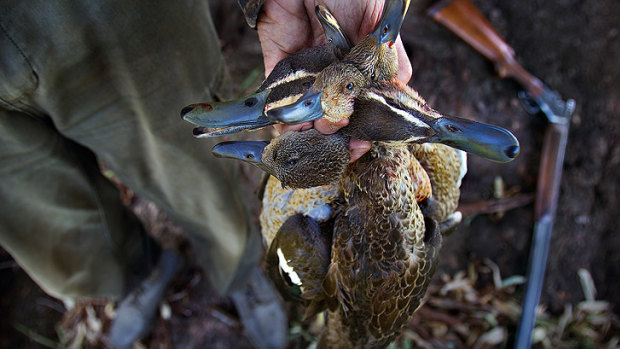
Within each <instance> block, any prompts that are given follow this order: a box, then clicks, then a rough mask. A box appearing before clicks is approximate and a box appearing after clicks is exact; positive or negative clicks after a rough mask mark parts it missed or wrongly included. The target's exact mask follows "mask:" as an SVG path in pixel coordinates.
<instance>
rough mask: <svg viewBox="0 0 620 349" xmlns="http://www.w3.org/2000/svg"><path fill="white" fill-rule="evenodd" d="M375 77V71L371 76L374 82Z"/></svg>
mask: <svg viewBox="0 0 620 349" xmlns="http://www.w3.org/2000/svg"><path fill="white" fill-rule="evenodd" d="M375 77H376V75H375V72H374V71H373V72H372V75H370V78H371V79H372V80H374V79H375Z"/></svg>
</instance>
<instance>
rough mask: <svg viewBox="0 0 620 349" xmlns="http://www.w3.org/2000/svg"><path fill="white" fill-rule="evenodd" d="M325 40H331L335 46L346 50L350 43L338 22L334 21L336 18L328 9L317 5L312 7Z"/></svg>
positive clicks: (348, 48) (349, 47)
mask: <svg viewBox="0 0 620 349" xmlns="http://www.w3.org/2000/svg"><path fill="white" fill-rule="evenodd" d="M314 12H315V13H316V16H317V18H318V19H319V22H320V23H321V26H322V27H323V31H324V32H325V37H326V38H327V41H329V42H331V43H332V44H333V45H334V46H335V47H337V48H338V49H340V50H342V51H343V52H348V51H349V50H350V49H351V47H352V45H351V42H350V41H349V39H348V38H347V36H346V35H345V34H344V32H343V31H342V28H341V27H340V24H338V21H336V18H335V17H334V16H333V15H332V14H331V12H329V10H328V9H327V8H326V7H325V6H323V5H317V6H316V7H315V9H314Z"/></svg>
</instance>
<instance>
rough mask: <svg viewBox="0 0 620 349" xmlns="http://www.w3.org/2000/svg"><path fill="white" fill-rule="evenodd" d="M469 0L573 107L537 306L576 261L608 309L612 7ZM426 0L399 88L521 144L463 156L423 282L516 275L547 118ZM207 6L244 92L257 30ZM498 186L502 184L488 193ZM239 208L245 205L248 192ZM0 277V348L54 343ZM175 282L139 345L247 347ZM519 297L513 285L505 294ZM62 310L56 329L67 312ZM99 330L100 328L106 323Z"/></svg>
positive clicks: (615, 179)
mask: <svg viewBox="0 0 620 349" xmlns="http://www.w3.org/2000/svg"><path fill="white" fill-rule="evenodd" d="M473 2H474V3H475V4H476V5H477V6H478V7H479V8H480V10H481V11H482V12H483V13H484V14H485V15H486V16H487V18H489V20H490V22H491V23H492V24H493V25H494V26H495V27H496V28H497V30H498V32H499V33H500V34H501V35H502V36H503V37H504V38H505V39H506V41H507V42H508V43H509V44H510V45H511V46H512V47H513V48H514V49H515V52H516V53H517V56H518V60H519V61H520V62H521V63H522V64H523V66H524V67H525V68H526V69H527V70H529V71H530V72H531V73H533V74H534V75H536V76H538V77H539V78H541V79H542V80H543V81H545V83H546V84H548V85H549V86H551V87H552V88H553V89H555V90H557V91H558V92H559V93H560V94H561V95H562V96H563V97H564V98H573V99H575V101H576V105H577V106H576V111H575V113H574V115H573V117H572V121H571V130H570V136H569V140H568V147H567V150H566V159H565V164H564V176H563V180H562V185H561V193H560V201H559V207H558V212H557V218H556V222H555V226H554V229H553V238H552V242H551V250H550V254H549V262H548V266H547V277H546V280H545V284H544V290H543V294H542V303H543V304H545V305H546V306H547V307H548V309H549V311H550V313H551V314H559V313H561V312H562V311H563V310H564V309H565V305H567V304H578V302H580V301H582V300H583V298H584V295H583V291H582V285H581V284H580V279H579V277H578V273H577V271H578V270H579V269H581V268H583V269H586V270H588V271H590V273H591V275H592V277H593V280H594V284H595V286H596V289H597V291H598V293H597V299H601V300H606V301H608V302H609V303H610V304H611V306H612V308H613V310H614V313H616V314H618V313H619V312H620V292H618V290H619V289H620V235H618V234H616V233H615V229H616V228H615V227H617V226H618V223H617V221H616V219H618V217H620V202H618V200H619V199H618V198H619V197H620V180H619V177H620V176H619V174H620V119H619V118H618V115H619V114H620V76H619V72H620V69H619V68H618V62H620V33H619V27H618V19H619V18H620V2H618V1H616V0H596V1H595V0H585V1H578V0H556V1H521V2H520V1H500V0H490V1H480V0H474V1H473ZM431 3H432V1H428V0H423V1H414V2H413V3H412V7H411V8H410V10H409V13H408V14H407V18H406V20H405V23H404V25H403V28H402V31H401V36H402V39H403V42H404V44H405V48H406V49H407V51H408V54H409V57H410V58H411V62H412V65H413V69H414V73H413V78H412V80H411V82H410V85H411V86H413V87H414V88H415V89H417V90H418V91H419V92H420V94H421V95H422V96H424V97H425V98H426V99H427V101H428V102H429V104H431V105H432V106H434V107H435V108H436V109H437V110H439V111H441V112H443V113H445V114H452V115H459V116H463V117H468V118H472V119H476V120H478V121H483V122H487V123H492V124H496V125H500V126H503V127H505V128H507V129H509V130H511V131H512V132H513V133H514V134H515V135H516V137H517V138H518V139H519V141H520V143H521V154H520V155H519V157H518V158H517V159H516V160H514V161H512V162H510V163H508V164H495V163H491V162H488V161H485V160H483V159H481V158H477V157H475V156H470V158H469V164H468V165H469V172H468V174H467V176H466V177H465V179H464V181H463V186H462V196H461V204H462V206H463V207H464V208H467V209H468V210H469V211H468V212H471V214H470V215H469V216H468V217H467V218H466V219H465V222H464V224H462V225H461V226H460V227H459V228H458V230H457V231H456V232H454V233H453V234H452V235H451V236H450V237H449V238H447V239H445V244H444V247H443V249H442V252H441V257H440V258H441V262H440V267H439V270H438V272H437V276H436V279H439V278H441V277H440V275H454V274H455V273H456V272H458V271H460V270H466V269H468V267H469V266H470V265H472V263H480V261H487V260H490V261H492V262H494V263H495V264H497V266H498V267H499V270H500V271H501V275H502V276H503V277H504V276H505V277H508V276H513V275H524V274H525V271H526V266H527V258H528V251H529V247H530V240H531V236H532V229H533V226H534V221H533V201H532V198H533V194H534V193H535V190H536V178H537V173H538V167H539V166H538V164H539V161H540V149H541V145H542V137H543V134H544V129H545V125H546V124H545V122H544V120H543V118H542V117H541V116H540V115H538V116H532V115H529V114H527V113H526V112H525V111H524V109H523V108H522V107H521V105H520V102H519V100H518V99H517V97H516V93H517V91H518V89H519V87H518V85H517V84H516V83H515V82H513V81H510V80H500V79H498V78H497V77H496V74H495V72H494V69H493V66H492V64H490V63H489V62H488V61H486V60H485V59H484V58H483V57H482V56H480V55H479V54H478V53H477V52H475V51H474V50H473V49H471V48H470V47H469V46H467V45H466V44H464V43H463V42H462V41H460V39H458V38H457V37H455V36H454V35H453V34H451V33H450V32H448V31H447V30H446V29H444V28H443V27H441V26H440V25H438V24H437V23H435V22H434V21H433V20H432V19H430V18H429V17H427V16H426V15H425V13H424V12H425V9H427V8H428V7H429V6H430V5H431ZM211 4H212V7H213V13H214V18H215V19H216V26H217V28H218V31H219V33H220V36H221V39H222V48H223V50H224V52H225V54H226V55H227V56H228V57H229V59H228V61H229V62H230V63H231V65H230V69H231V74H232V76H233V79H234V81H235V82H236V84H237V86H241V88H240V90H245V91H248V90H249V89H251V88H252V86H255V85H256V83H257V81H258V80H260V78H259V79H258V80H256V79H246V78H247V77H248V76H259V77H260V76H262V57H261V54H260V46H259V44H258V38H257V36H256V33H255V32H254V31H253V30H251V29H249V28H247V26H245V23H244V21H243V18H242V16H241V13H240V11H239V10H238V8H237V7H236V4H235V2H232V1H219V0H217V1H216V0H212V1H211ZM253 74H254V75H253ZM238 92H239V93H241V92H242V91H238ZM250 137H252V138H261V137H263V138H264V137H268V134H267V133H266V132H262V133H254V134H251V135H250ZM244 173H245V174H246V175H247V178H246V179H247V182H248V185H249V187H253V186H255V185H256V183H257V181H258V179H257V178H258V176H259V173H258V172H257V171H255V170H253V169H250V168H247V167H244ZM501 183H503V188H504V189H503V190H498V189H497V187H498V184H501ZM497 197H505V198H508V199H507V200H508V202H509V203H513V204H514V206H517V207H516V208H513V209H510V210H506V211H505V212H500V213H494V214H486V213H483V212H480V210H479V204H481V203H485V202H488V201H489V200H493V199H495V198H497ZM248 202H250V203H251V204H252V205H253V207H254V209H255V211H256V212H257V210H258V209H259V207H258V203H257V199H256V198H255V197H254V196H253V195H252V194H251V190H249V191H248ZM0 276H1V278H0V280H1V281H0V313H2V314H3V315H4V316H3V318H2V319H0V333H1V335H0V347H6V348H10V347H24V348H26V347H39V346H41V345H43V346H45V344H42V341H43V342H45V341H44V340H43V339H41V338H39V337H37V336H41V337H44V339H45V338H48V339H49V338H51V339H52V340H53V341H58V339H57V338H58V335H57V333H56V330H55V328H56V324H59V321H60V320H61V319H62V318H63V314H64V313H65V310H64V306H63V304H62V303H61V302H59V301H57V300H54V299H51V298H49V297H46V296H45V295H44V294H42V292H41V291H40V290H39V289H38V288H37V287H36V285H34V284H33V283H32V282H31V281H29V279H28V277H27V276H26V275H25V274H24V273H23V272H22V271H20V270H19V268H18V267H17V266H16V265H15V264H14V262H12V261H11V259H10V256H8V255H7V254H6V253H2V254H0ZM175 284H178V285H179V286H175V289H173V290H171V291H170V296H169V297H168V299H169V306H170V308H171V310H172V314H173V316H172V318H173V320H174V321H172V322H171V323H172V324H168V325H165V324H163V322H162V321H159V322H158V324H157V325H156V326H157V327H156V329H155V331H154V335H153V336H152V338H151V339H149V342H147V343H149V344H148V346H149V347H162V348H165V347H169V346H172V343H174V344H175V347H183V348H189V347H192V348H201V347H212V348H227V347H241V348H243V347H251V344H250V343H249V342H248V341H247V339H245V338H244V337H243V336H242V335H241V333H242V328H241V326H240V324H239V321H238V317H237V315H236V312H235V310H234V307H233V306H232V304H231V303H230V300H228V299H227V298H225V297H218V296H216V295H215V294H214V293H213V291H211V290H210V288H209V286H208V285H207V284H206V282H205V281H204V278H202V276H201V274H200V271H199V270H190V271H187V273H186V274H185V275H182V276H181V277H179V280H177V282H176V283H175ZM521 291H522V288H518V287H517V288H516V291H515V292H516V295H517V297H520V296H519V295H520V292H521ZM175 297H176V298H175ZM170 299H172V301H171V300H170ZM431 303H432V302H431ZM437 304H438V303H437ZM80 306H81V305H78V308H79V307H80ZM88 307H91V308H92V309H93V310H96V312H97V313H100V312H105V309H104V308H105V302H101V303H96V302H95V303H91V304H89V305H85V306H84V309H83V312H80V311H74V314H82V315H83V314H85V313H87V312H88V311H87V310H85V308H88ZM428 312H429V311H428V310H426V313H425V314H428ZM64 316H65V318H64V320H63V321H64V324H65V327H67V323H71V321H73V320H75V319H73V320H72V319H68V318H67V315H66V314H64ZM75 316H79V315H75ZM420 316H422V315H420ZM60 325H62V323H60ZM102 326H103V329H104V330H105V326H107V324H106V322H105V321H104V322H103V323H102ZM61 327H62V326H61ZM69 327H70V326H69ZM616 329H617V327H616ZM510 330H514V328H509V331H510ZM188 338H194V340H193V341H189V339H188ZM48 344H49V343H48Z"/></svg>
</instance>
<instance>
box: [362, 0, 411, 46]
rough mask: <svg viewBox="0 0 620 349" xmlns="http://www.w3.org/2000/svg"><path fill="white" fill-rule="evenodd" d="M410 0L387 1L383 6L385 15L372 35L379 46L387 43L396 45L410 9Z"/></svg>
mask: <svg viewBox="0 0 620 349" xmlns="http://www.w3.org/2000/svg"><path fill="white" fill-rule="evenodd" d="M409 3H410V0H386V1H385V3H384V5H383V14H382V15H381V18H380V19H379V22H378V23H377V25H376V26H375V29H374V30H373V31H372V33H370V35H372V36H374V37H376V38H377V46H381V45H383V44H385V43H388V44H389V43H394V42H396V38H397V37H398V33H399V32H400V27H401V26H402V24H403V20H404V19H405V14H407V9H409Z"/></svg>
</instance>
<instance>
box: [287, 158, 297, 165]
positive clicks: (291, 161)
mask: <svg viewBox="0 0 620 349" xmlns="http://www.w3.org/2000/svg"><path fill="white" fill-rule="evenodd" d="M296 163H297V160H295V159H293V160H289V162H288V164H289V165H291V166H292V165H295V164H296Z"/></svg>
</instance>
